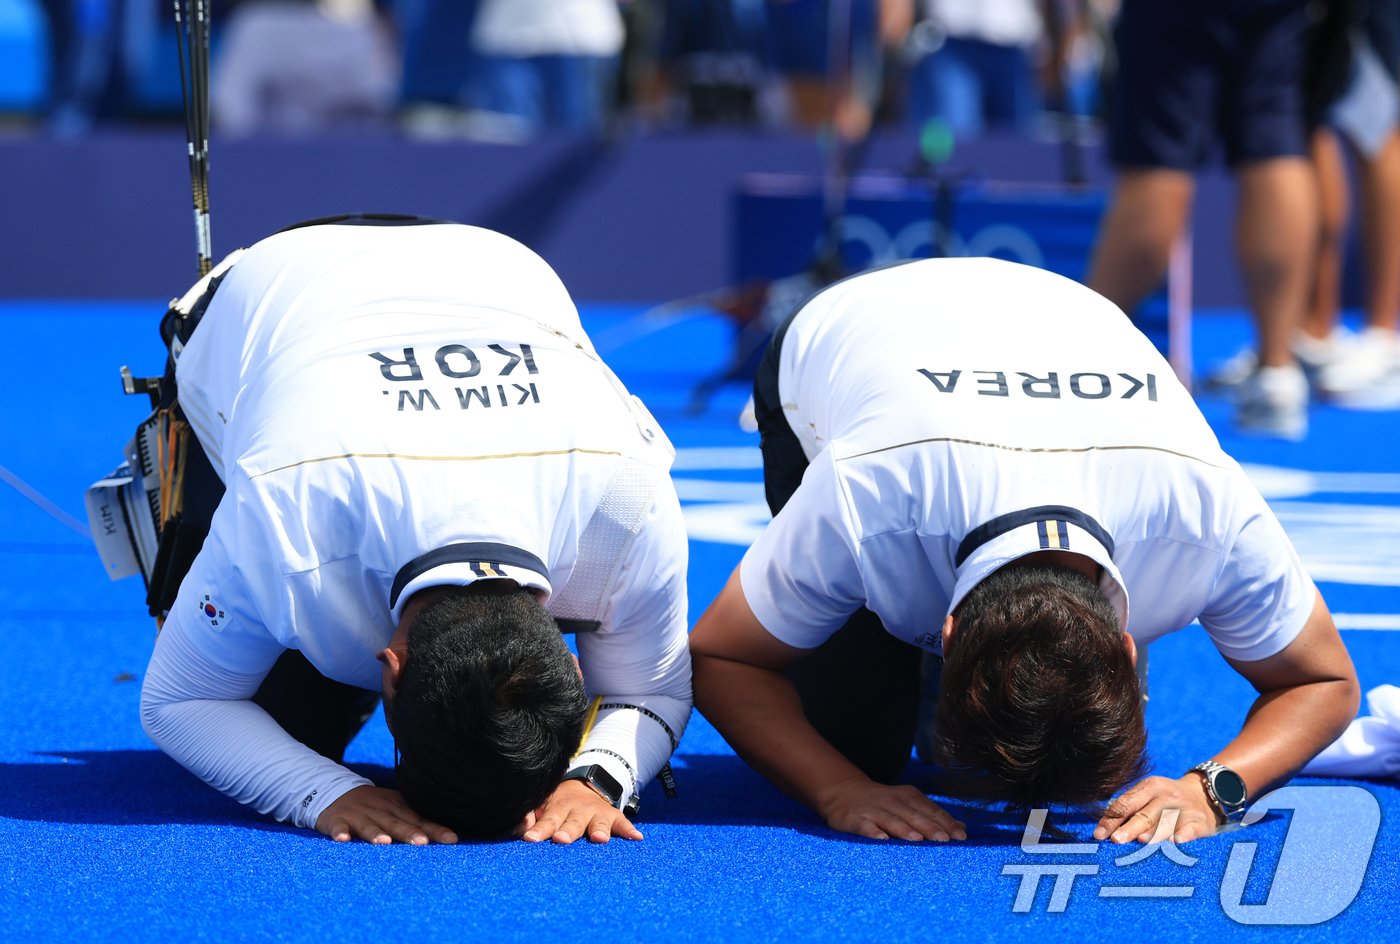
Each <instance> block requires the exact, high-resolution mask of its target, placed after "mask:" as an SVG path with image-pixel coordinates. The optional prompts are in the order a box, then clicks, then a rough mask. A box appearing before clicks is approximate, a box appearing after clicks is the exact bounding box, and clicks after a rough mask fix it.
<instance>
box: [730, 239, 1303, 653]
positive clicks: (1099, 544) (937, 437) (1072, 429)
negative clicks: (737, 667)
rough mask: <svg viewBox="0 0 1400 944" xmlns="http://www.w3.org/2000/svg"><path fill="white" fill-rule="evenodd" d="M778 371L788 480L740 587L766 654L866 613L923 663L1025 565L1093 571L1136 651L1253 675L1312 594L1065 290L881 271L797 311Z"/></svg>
mask: <svg viewBox="0 0 1400 944" xmlns="http://www.w3.org/2000/svg"><path fill="white" fill-rule="evenodd" d="M779 353H780V357H779V373H778V379H779V394H780V397H781V400H782V406H783V410H784V415H785V416H786V417H787V419H788V422H789V423H790V425H791V426H792V429H793V431H794V432H795V433H796V435H797V437H798V440H799V442H800V443H801V444H802V447H803V450H804V451H805V453H806V455H807V458H808V459H809V460H810V462H811V464H810V465H809V467H808V468H807V470H806V473H805V475H804V477H803V480H802V484H801V485H800V486H799V488H798V489H797V491H796V493H795V494H794V495H793V496H792V498H791V500H790V501H789V502H788V504H787V505H786V506H785V507H784V508H783V509H782V511H781V512H779V514H778V515H777V516H776V517H775V518H774V520H773V522H772V523H771V524H770V525H769V526H768V528H767V529H765V531H764V533H763V535H762V536H761V537H760V539H759V540H758V541H757V542H756V543H755V545H754V546H753V547H752V548H751V549H750V550H749V551H748V553H747V554H746V555H745V557H744V560H743V563H742V566H741V570H740V575H741V580H742V586H743V590H744V594H745V596H746V598H747V599H748V602H749V604H750V605H751V606H752V608H753V611H754V613H755V615H756V616H757V617H758V619H759V620H760V622H761V623H762V624H763V625H764V627H765V628H767V629H768V631H769V632H771V633H772V634H773V635H774V636H776V637H777V638H778V639H780V640H782V641H784V642H786V643H788V644H790V645H793V646H798V647H803V648H810V647H814V646H817V645H820V644H821V643H822V642H823V641H824V640H825V639H826V638H827V637H828V636H830V635H831V633H833V632H834V631H835V630H836V629H837V628H839V627H840V626H841V625H842V624H843V623H844V622H845V620H846V618H847V617H848V616H849V615H850V614H851V613H852V612H853V611H854V610H856V609H857V608H858V607H860V606H866V607H868V608H869V609H870V610H872V611H873V612H874V613H876V614H877V615H878V616H879V617H880V619H881V621H882V622H883V624H884V626H885V628H886V629H887V630H888V631H889V632H890V633H891V634H892V635H894V636H896V637H898V638H900V639H903V640H905V641H907V642H910V643H913V644H915V645H917V646H920V647H922V648H925V649H927V650H929V651H932V652H938V651H940V646H941V641H940V640H941V636H940V630H941V627H942V624H943V620H944V617H945V616H946V615H947V614H948V613H949V612H950V611H951V610H952V609H953V608H954V607H956V606H957V604H958V602H959V601H960V600H961V599H962V598H963V596H965V595H966V593H967V592H968V591H969V590H970V589H971V588H972V587H973V586H975V585H976V584H977V583H978V582H979V581H981V580H982V579H983V578H985V577H986V576H987V575H988V574H990V573H991V572H992V571H994V570H996V569H997V568H999V567H1001V566H1003V565H1004V564H1006V563H1008V562H1010V561H1012V560H1014V559H1016V558H1018V557H1021V556H1023V555H1025V554H1029V553H1032V552H1035V551H1039V550H1046V549H1058V550H1069V551H1075V552H1078V553H1081V554H1084V555H1087V556H1089V557H1091V558H1093V559H1094V560H1095V561H1097V562H1098V563H1099V564H1100V565H1101V566H1102V568H1103V577H1102V579H1101V581H1100V584H1101V586H1102V588H1103V589H1104V591H1105V593H1106V595H1107V596H1108V599H1109V602H1110V603H1111V604H1112V605H1113V606H1114V608H1115V610H1116V611H1117V613H1118V615H1119V619H1120V621H1121V623H1122V624H1123V625H1124V627H1125V628H1126V630H1127V631H1128V632H1129V633H1130V634H1131V635H1132V636H1133V637H1134V639H1135V640H1136V641H1137V643H1138V644H1139V646H1142V645H1145V644H1147V643H1149V642H1151V641H1152V640H1153V639H1156V638H1157V637H1160V636H1162V635H1163V634H1165V633H1169V632H1172V631H1174V630H1177V629H1181V628H1182V627H1184V626H1186V625H1187V624H1189V623H1191V622H1192V621H1193V620H1196V619H1199V620H1200V622H1201V623H1202V625H1204V627H1205V629H1206V631H1207V632H1208V633H1209V634H1210V636H1211V639H1212V640H1213V641H1214V643H1215V645H1216V646H1217V647H1218V648H1219V649H1220V651H1221V652H1222V653H1224V654H1225V655H1226V656H1228V657H1230V658H1232V659H1238V660H1244V661H1253V660H1258V659H1263V658H1267V657H1268V656H1271V655H1273V654H1275V653H1277V652H1279V651H1281V650H1282V649H1283V648H1284V647H1285V646H1287V645H1288V644H1289V642H1291V641H1292V640H1293V639H1294V637H1295V636H1297V634H1298V633H1299V632H1300V631H1301V630H1302V627H1303V624H1304V622H1305V621H1306V619H1307V617H1308V615H1309V613H1310V612H1311V609H1312V605H1313V601H1314V596H1315V591H1314V588H1313V584H1312V582H1311V580H1310V579H1309V577H1308V575H1307V574H1306V573H1305V572H1304V570H1303V567H1302V565H1301V563H1300V562H1299V560H1298V557H1297V554H1296V553H1295V551H1294V549H1293V547H1292V544H1291V543H1290V542H1289V540H1288V538H1287V536H1286V535H1285V534H1284V532H1283V529H1282V527H1281V526H1280V524H1279V522H1278V520H1277V519H1276V518H1275V516H1274V515H1273V513H1272V512H1271V511H1270V509H1269V508H1268V506H1267V505H1266V504H1265V502H1264V500H1263V498H1262V497H1261V496H1260V495H1259V493H1258V491H1257V490H1256V489H1255V488H1254V487H1253V486H1252V485H1251V484H1250V482H1249V481H1248V479H1247V478H1246V477H1245V475H1244V473H1243V471H1242V470H1241V469H1240V467H1239V465H1238V464H1237V463H1236V462H1235V461H1234V460H1232V459H1231V458H1229V457H1228V456H1227V455H1226V454H1225V453H1224V452H1222V451H1221V449H1220V446H1219V444H1218V443H1217V441H1216V439H1215V436H1214V434H1213V433H1212V432H1211V430H1210V428H1209V427H1208V426H1207V424H1206V422H1205V420H1204V418H1203V417H1202V416H1201V414H1200V412H1199V410H1197V408H1196V406H1195V404H1194V403H1193V401H1192V400H1191V396H1190V394H1189V393H1188V391H1187V390H1186V389H1185V388H1184V387H1183V386H1182V385H1181V384H1180V383H1179V382H1178V381H1177V379H1176V377H1175V376H1174V375H1173V373H1172V370H1171V368H1170V366H1168V364H1167V362H1166V361H1165V360H1164V359H1163V358H1162V357H1161V355H1160V354H1159V353H1158V352H1157V351H1156V349H1155V348H1154V347H1153V346H1152V344H1151V343H1150V342H1149V341H1148V340H1147V339H1146V338H1145V337H1144V336H1143V335H1142V334H1141V333H1140V332H1139V331H1138V330H1137V329H1136V328H1135V327H1133V325H1132V324H1131V322H1130V321H1129V320H1128V319H1127V318H1126V317H1125V316H1124V315H1123V313H1122V312H1121V311H1120V310H1119V309H1118V308H1117V307H1115V306H1114V305H1113V304H1111V303H1110V302H1108V301H1107V300H1106V299H1104V298H1102V297H1101V296H1099V295H1098V294H1096V293H1094V292H1092V291H1090V290H1089V289H1087V288H1085V287H1084V286H1082V285H1079V284H1078V283H1076V282H1073V281H1071V280H1069V279H1066V278H1063V277H1061V276H1058V275H1054V274H1051V273H1048V272H1045V271H1043V270H1040V269H1035V268H1032V267H1029V266H1024V265H1018V264H1015V263H1009V262H1001V261H997V260H992V259H944V260H924V261H919V262H911V263H905V264H902V265H897V266H892V267H889V268H886V269H882V270H877V271H875V272H871V273H866V274H863V275H860V276H857V277H854V278H851V279H848V280H846V281H843V282H840V283H837V284H836V285H834V286H832V287H830V288H828V289H827V290H826V291H824V292H822V293H820V294H818V295H817V296H816V297H815V298H814V299H812V300H811V301H810V302H808V303H807V304H806V306H804V307H803V308H802V310H801V311H799V312H798V314H797V315H796V316H795V317H794V318H793V319H792V321H791V322H790V323H789V325H788V327H787V329H786V332H785V334H784V336H783V337H782V338H781V347H780V352H779ZM1130 601H1131V608H1130V606H1129V602H1130Z"/></svg>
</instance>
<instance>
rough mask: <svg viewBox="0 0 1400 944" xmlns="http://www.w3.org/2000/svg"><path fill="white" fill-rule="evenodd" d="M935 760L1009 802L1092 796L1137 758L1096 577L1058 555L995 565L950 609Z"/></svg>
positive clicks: (1129, 771) (1119, 646)
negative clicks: (1056, 559)
mask: <svg viewBox="0 0 1400 944" xmlns="http://www.w3.org/2000/svg"><path fill="white" fill-rule="evenodd" d="M954 616H955V619H956V621H957V622H956V627H957V635H956V637H955V638H954V640H953V643H952V645H951V646H950V647H949V652H948V654H947V658H946V661H945V662H944V665H943V678H942V691H941V692H940V694H939V699H938V715H937V721H936V725H937V750H938V756H939V760H940V761H941V762H942V763H943V764H945V765H946V766H948V767H949V768H951V769H952V771H953V772H954V775H955V776H956V775H957V774H958V773H962V774H963V775H964V777H963V779H964V783H963V785H962V788H963V790H964V791H965V792H968V793H972V794H976V795H980V796H982V797H983V798H985V799H990V800H994V801H1002V802H1005V803H1007V804H1009V805H1010V806H1012V807H1013V808H1019V809H1030V808H1031V807H1035V806H1053V805H1066V806H1076V807H1095V806H1098V805H1100V804H1101V803H1102V802H1103V801H1105V800H1107V799H1108V798H1109V797H1110V796H1112V795H1113V794H1114V793H1115V792H1116V791H1117V790H1119V789H1120V788H1122V787H1123V786H1124V785H1125V784H1127V783H1129V782H1130V781H1132V780H1135V779H1137V778H1138V777H1140V776H1142V774H1143V772H1144V769H1145V767H1146V753H1145V752H1146V747H1147V730H1146V728H1145V726H1144V724H1143V709H1142V696H1141V694H1140V692H1139V687H1138V681H1137V674H1136V672H1135V671H1134V669H1133V664H1132V660H1131V658H1130V657H1129V655H1128V652H1127V649H1126V647H1125V646H1124V643H1123V630H1122V628H1121V627H1120V626H1119V625H1118V617H1117V615H1116V614H1115V613H1114V611H1113V608H1112V607H1111V606H1110V605H1109V603H1108V600H1107V598H1105V597H1104V595H1103V592H1102V591H1101V590H1100V589H1099V588H1098V586H1097V585H1096V584H1095V583H1094V582H1093V581H1092V580H1090V579H1089V578H1088V577H1086V576H1085V575H1083V574H1081V573H1078V572H1077V571H1073V570H1069V569H1067V568H1064V567H1053V566H1042V565H1023V566H1011V567H1003V568H1001V569H1000V570H997V571H994V572H993V573H992V574H991V575H989V576H988V577H987V578H986V579H985V580H983V581H982V582H981V583H979V584H978V585H977V586H976V587H974V588H973V589H972V590H971V591H970V592H969V593H968V595H967V596H966V597H965V598H964V599H963V601H962V602H961V603H960V604H959V605H958V608H957V610H956V611H955V613H954Z"/></svg>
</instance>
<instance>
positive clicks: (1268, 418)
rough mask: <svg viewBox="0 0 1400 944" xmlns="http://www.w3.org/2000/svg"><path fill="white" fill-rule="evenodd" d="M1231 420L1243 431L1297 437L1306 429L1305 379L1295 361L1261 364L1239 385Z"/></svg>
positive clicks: (1305, 431)
mask: <svg viewBox="0 0 1400 944" xmlns="http://www.w3.org/2000/svg"><path fill="white" fill-rule="evenodd" d="M1235 424H1236V425H1237V426H1238V427H1239V428H1240V429H1241V430H1242V431H1244V432H1249V433H1259V434H1261V435H1265V436H1277V437H1279V438H1281V439H1291V440H1295V441H1296V440H1299V439H1302V438H1303V437H1304V436H1306V435H1307V433H1308V380H1307V377H1306V376H1304V374H1303V369H1302V368H1301V367H1299V366H1298V365H1296V364H1290V365H1289V366H1287V367H1261V368H1259V369H1258V370H1256V371H1255V372H1254V373H1253V374H1251V375H1250V377H1249V379H1248V380H1246V381H1245V382H1244V383H1242V384H1240V386H1239V393H1238V406H1237V408H1236V412H1235Z"/></svg>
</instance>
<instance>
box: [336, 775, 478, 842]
mask: <svg viewBox="0 0 1400 944" xmlns="http://www.w3.org/2000/svg"><path fill="white" fill-rule="evenodd" d="M316 830H317V831H318V832H322V833H325V834H326V835H327V836H330V837H331V838H332V839H334V840H335V841H336V842H349V841H350V840H351V839H363V840H364V841H365V842H372V843H375V844H376V845H387V844H389V843H391V842H406V843H409V844H410V845H414V846H424V845H427V844H428V843H430V842H445V843H453V842H456V841H457V834H456V833H454V832H453V831H452V830H450V829H448V828H447V827H446V826H439V825H438V824H437V823H434V822H432V821H431V820H426V819H424V818H423V817H421V816H419V815H418V814H417V813H415V812H414V811H413V809H412V808H411V807H410V806H409V805H408V804H407V803H406V802H404V798H403V794H401V793H399V791H397V790H386V789H384V788H383V787H371V786H363V787H356V788H355V789H353V790H351V791H350V792H348V793H346V794H345V795H344V796H342V797H340V798H339V799H337V800H336V801H335V802H334V803H332V804H331V805H330V806H328V807H326V808H325V810H324V811H322V813H321V815H320V816H318V817H317V818H316Z"/></svg>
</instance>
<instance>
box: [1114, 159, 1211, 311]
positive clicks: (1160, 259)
mask: <svg viewBox="0 0 1400 944" xmlns="http://www.w3.org/2000/svg"><path fill="white" fill-rule="evenodd" d="M1194 193H1195V180H1194V179H1193V178H1192V176H1191V175H1190V174H1188V173H1185V172H1184V171H1177V170H1165V169H1160V168H1152V169H1129V170H1125V171H1123V172H1122V173H1121V174H1120V175H1119V177H1118V183H1117V186H1116V187H1115V188H1114V191H1113V199H1112V202H1111V203H1110V204H1109V208H1108V212H1107V213H1105V214H1104V219H1103V222H1102V223H1101V224H1100V225H1099V234H1098V241H1097V244H1096V245H1095V246H1094V256H1093V260H1092V261H1091V263H1090V265H1089V287H1090V288H1092V289H1094V291H1096V292H1098V293H1099V294H1101V295H1103V296H1105V297H1106V298H1108V299H1109V300H1110V301H1112V302H1113V303H1114V304H1116V305H1117V306H1118V307H1119V308H1122V309H1123V310H1124V311H1126V312H1128V313H1130V314H1131V313H1132V310H1133V309H1134V308H1136V307H1137V305H1138V303H1139V302H1141V301H1142V300H1143V299H1144V298H1146V297H1147V296H1148V295H1150V294H1151V293H1152V291H1153V290H1154V289H1155V288H1156V287H1157V285H1158V284H1159V283H1160V282H1161V280H1162V276H1163V274H1164V273H1165V272H1166V271H1167V262H1168V260H1169V259H1170V257H1171V249H1172V243H1173V242H1175V241H1176V238H1177V237H1178V236H1179V235H1180V234H1181V232H1182V230H1183V229H1184V228H1185V226H1186V221H1187V217H1188V216H1189V214H1190V210H1191V198H1192V196H1193V195H1194Z"/></svg>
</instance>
